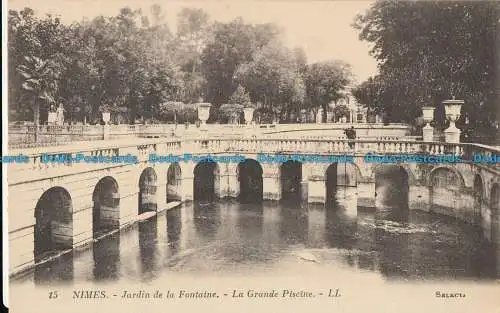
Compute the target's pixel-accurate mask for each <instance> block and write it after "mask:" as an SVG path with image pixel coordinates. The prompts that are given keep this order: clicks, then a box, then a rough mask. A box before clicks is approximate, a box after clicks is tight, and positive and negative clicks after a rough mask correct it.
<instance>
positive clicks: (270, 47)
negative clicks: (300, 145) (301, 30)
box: [234, 40, 303, 120]
mask: <svg viewBox="0 0 500 313" xmlns="http://www.w3.org/2000/svg"><path fill="white" fill-rule="evenodd" d="M234 76H235V80H236V81H237V82H239V83H241V84H243V85H245V86H246V87H247V89H248V91H249V93H250V97H251V99H252V101H253V102H261V103H262V105H263V107H264V108H266V109H267V111H268V112H272V114H273V116H274V119H276V118H277V117H279V116H281V117H282V119H285V120H286V117H287V116H288V113H289V112H290V108H291V107H293V106H294V105H296V104H298V103H302V101H303V93H302V86H303V82H302V78H301V77H300V74H299V73H298V68H297V63H296V60H295V58H294V56H293V53H292V51H291V50H290V49H288V48H286V47H285V46H283V44H282V43H281V42H280V41H278V40H275V41H272V42H270V43H269V44H267V45H266V46H264V47H263V48H262V49H260V50H258V51H257V52H256V53H255V54H254V55H253V60H252V61H250V62H247V63H243V64H241V65H240V66H239V67H238V69H237V71H236V73H235V75H234Z"/></svg>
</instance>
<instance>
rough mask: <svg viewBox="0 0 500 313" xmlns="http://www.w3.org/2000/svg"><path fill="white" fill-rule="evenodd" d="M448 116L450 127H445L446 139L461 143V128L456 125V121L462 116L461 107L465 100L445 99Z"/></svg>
mask: <svg viewBox="0 0 500 313" xmlns="http://www.w3.org/2000/svg"><path fill="white" fill-rule="evenodd" d="M443 104H444V107H445V110H446V118H447V119H448V120H449V121H450V127H448V128H447V129H445V131H444V135H445V141H446V142H449V143H459V142H460V129H458V128H457V127H456V126H455V122H456V121H457V120H458V118H459V117H460V109H461V108H462V105H463V104H464V101H463V100H455V99H452V100H445V101H443Z"/></svg>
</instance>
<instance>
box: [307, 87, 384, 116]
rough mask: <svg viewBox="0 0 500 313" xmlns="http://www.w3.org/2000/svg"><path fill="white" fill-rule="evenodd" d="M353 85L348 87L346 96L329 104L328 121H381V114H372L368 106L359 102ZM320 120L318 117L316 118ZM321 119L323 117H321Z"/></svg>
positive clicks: (320, 111)
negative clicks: (353, 90) (352, 91)
mask: <svg viewBox="0 0 500 313" xmlns="http://www.w3.org/2000/svg"><path fill="white" fill-rule="evenodd" d="M352 88H353V87H352V86H349V87H347V88H346V90H345V92H344V96H343V97H342V98H341V99H340V100H338V101H336V102H332V103H330V104H329V106H328V112H327V113H326V116H327V122H328V123H381V122H382V119H381V118H380V116H378V115H375V114H370V113H369V112H368V108H366V107H364V106H363V105H361V104H359V103H358V102H357V101H356V98H355V97H354V96H353V95H352V93H351V90H352ZM321 114H322V109H320V110H319V112H318V116H321ZM316 121H318V119H316ZM319 121H321V119H319Z"/></svg>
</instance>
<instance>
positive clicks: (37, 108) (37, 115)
mask: <svg viewBox="0 0 500 313" xmlns="http://www.w3.org/2000/svg"><path fill="white" fill-rule="evenodd" d="M33 119H34V121H33V122H34V124H35V142H38V127H39V125H40V102H39V100H38V99H35V106H34V107H33Z"/></svg>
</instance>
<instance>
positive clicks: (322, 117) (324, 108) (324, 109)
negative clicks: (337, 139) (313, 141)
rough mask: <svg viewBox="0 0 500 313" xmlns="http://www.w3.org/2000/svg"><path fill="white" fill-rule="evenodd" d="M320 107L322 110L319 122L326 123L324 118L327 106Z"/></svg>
mask: <svg viewBox="0 0 500 313" xmlns="http://www.w3.org/2000/svg"><path fill="white" fill-rule="evenodd" d="M321 107H322V108H323V112H322V113H323V114H322V116H321V121H322V122H323V123H326V117H327V115H326V109H327V107H328V106H327V105H326V104H323V105H322V106H321Z"/></svg>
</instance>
